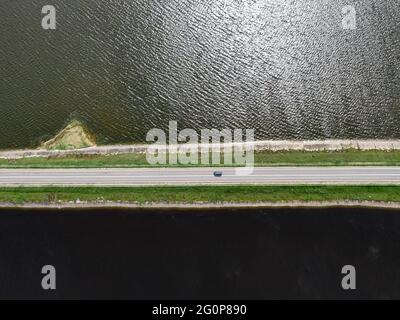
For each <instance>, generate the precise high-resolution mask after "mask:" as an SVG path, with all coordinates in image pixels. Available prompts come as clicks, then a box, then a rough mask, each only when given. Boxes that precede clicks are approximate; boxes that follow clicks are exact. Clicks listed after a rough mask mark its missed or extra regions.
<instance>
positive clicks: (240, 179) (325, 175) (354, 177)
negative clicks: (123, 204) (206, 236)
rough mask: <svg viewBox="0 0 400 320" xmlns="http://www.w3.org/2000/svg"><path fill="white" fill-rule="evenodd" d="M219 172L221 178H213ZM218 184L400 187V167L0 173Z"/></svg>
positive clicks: (47, 181) (81, 181)
mask: <svg viewBox="0 0 400 320" xmlns="http://www.w3.org/2000/svg"><path fill="white" fill-rule="evenodd" d="M214 171H221V172H222V173H223V175H222V177H215V176H214V175H213V173H214ZM199 184H206V185H217V184H232V185H233V184H264V185H279V184H293V185H294V184H399V185H400V167H312V168H311V167H296V168H294V167H290V168H289V167H277V168H255V169H254V172H253V173H252V174H250V175H238V174H237V172H236V171H235V169H234V168H222V169H221V168H219V169H214V168H177V169H171V168H170V169H166V168H157V169H149V168H146V169H145V168H139V169H0V186H19V185H24V186H39V185H41V186H44V185H58V186H80V185H96V186H145V185H199Z"/></svg>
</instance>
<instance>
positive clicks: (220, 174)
mask: <svg viewBox="0 0 400 320" xmlns="http://www.w3.org/2000/svg"><path fill="white" fill-rule="evenodd" d="M214 177H222V171H214Z"/></svg>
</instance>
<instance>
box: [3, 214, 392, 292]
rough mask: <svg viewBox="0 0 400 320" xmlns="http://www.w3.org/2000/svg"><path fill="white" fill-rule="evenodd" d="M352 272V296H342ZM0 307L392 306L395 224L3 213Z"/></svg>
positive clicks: (338, 218) (288, 217) (312, 217)
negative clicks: (28, 302) (311, 301)
mask: <svg viewBox="0 0 400 320" xmlns="http://www.w3.org/2000/svg"><path fill="white" fill-rule="evenodd" d="M48 264H51V265H54V266H55V268H56V272H57V273H56V274H57V289H56V291H52V292H48V291H43V290H42V289H41V285H40V284H41V278H42V274H41V272H40V271H41V268H42V266H43V265H48ZM349 264H350V265H354V266H355V267H356V269H357V290H356V291H353V292H348V291H344V290H342V289H341V286H340V283H341V279H342V278H341V277H342V275H341V269H342V267H343V266H344V265H349ZM0 298H136V299H145V298H153V299H157V298H163V299H167V298H168V299H173V298H181V299H190V298H207V299H213V298H224V299H233V298H244V299H248V298H254V299H265V298H344V299H350V298H400V215H399V212H398V211H385V210H367V209H329V210H314V209H313V210H311V209H302V210H296V209H292V210H239V211H228V210H225V211H218V212H217V211H192V212H188V211H186V212H171V211H113V212H110V211H106V210H104V211H79V212H78V211H31V212H29V211H19V210H15V211H6V210H2V211H0Z"/></svg>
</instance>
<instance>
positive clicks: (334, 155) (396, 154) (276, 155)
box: [0, 150, 400, 168]
mask: <svg viewBox="0 0 400 320" xmlns="http://www.w3.org/2000/svg"><path fill="white" fill-rule="evenodd" d="M255 165H256V166H290V165H292V166H345V165H349V166H350V165H377V166H378V165H380V166H383V165H389V166H397V165H400V151H398V150H395V151H377V150H374V151H361V150H346V151H334V152H328V151H316V152H305V151H279V152H271V151H259V152H256V153H255ZM176 166H181V165H176ZM186 166H187V165H186ZM193 166H194V165H193ZM196 166H199V165H196ZM66 167H71V168H104V167H124V168H128V167H132V168H133V167H150V165H149V164H148V163H147V161H146V155H145V154H117V155H79V156H65V157H49V158H23V159H17V160H6V159H0V168H66Z"/></svg>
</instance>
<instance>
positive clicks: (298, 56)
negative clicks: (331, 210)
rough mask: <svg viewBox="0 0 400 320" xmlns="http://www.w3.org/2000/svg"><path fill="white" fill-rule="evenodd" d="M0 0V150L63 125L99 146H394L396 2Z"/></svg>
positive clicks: (399, 113) (397, 129)
mask: <svg viewBox="0 0 400 320" xmlns="http://www.w3.org/2000/svg"><path fill="white" fill-rule="evenodd" d="M351 2H352V4H354V6H355V7H356V11H357V30H355V31H348V30H347V31H346V30H342V28H341V21H342V18H343V15H342V13H341V10H342V7H344V6H345V5H348V4H349V3H348V1H345V0H318V1H315V0H303V1H291V0H207V1H199V0H95V1H94V0H79V1H78V0H70V1H62V0H52V1H51V4H53V5H55V6H56V8H57V30H55V31H45V30H42V28H41V18H42V14H41V8H42V6H43V5H44V2H43V1H42V0H30V1H26V0H0V30H1V32H0V117H1V118H0V121H1V125H0V148H14V147H27V146H32V145H35V144H36V143H37V142H38V141H39V140H40V139H43V138H46V137H49V136H50V135H53V134H54V133H55V132H56V131H58V130H59V129H60V128H61V127H63V125H65V124H66V122H67V121H68V119H71V118H79V119H81V120H83V121H85V122H86V123H87V124H88V126H89V127H90V128H91V129H92V130H93V131H94V132H95V133H96V135H97V136H98V139H99V141H100V142H102V143H117V142H139V141H144V140H145V134H146V132H147V131H148V130H149V129H150V128H153V127H161V128H165V127H166V126H167V124H168V121H170V120H177V121H178V123H179V126H180V128H185V127H190V128H195V129H200V128H219V129H222V128H224V127H230V128H254V129H256V135H257V138H259V139H261V138H264V139H268V138H292V139H313V138H400V126H399V120H400V67H399V66H400V32H399V30H400V29H399V21H400V3H399V1H398V0H386V1H382V0H353V1H351Z"/></svg>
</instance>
